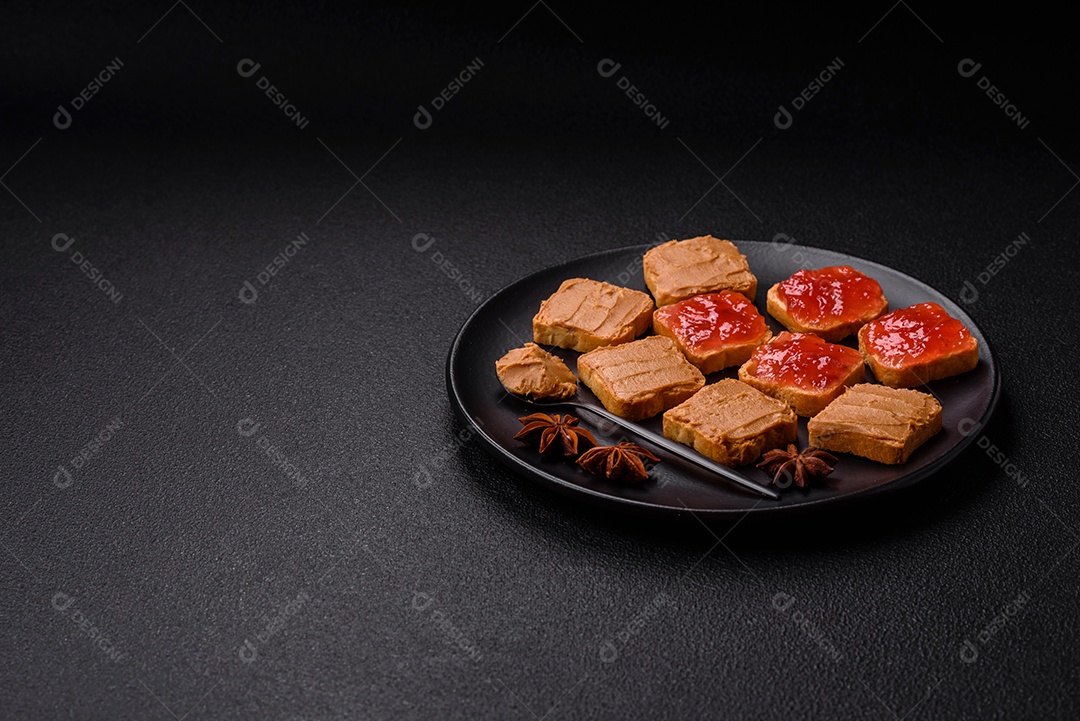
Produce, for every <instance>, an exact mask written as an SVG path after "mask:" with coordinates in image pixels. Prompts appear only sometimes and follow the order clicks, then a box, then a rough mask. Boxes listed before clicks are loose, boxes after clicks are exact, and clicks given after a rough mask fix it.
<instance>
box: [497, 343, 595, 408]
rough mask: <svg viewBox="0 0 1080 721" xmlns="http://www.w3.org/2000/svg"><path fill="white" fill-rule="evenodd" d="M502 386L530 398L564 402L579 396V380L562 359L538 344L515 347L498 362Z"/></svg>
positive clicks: (498, 372)
mask: <svg viewBox="0 0 1080 721" xmlns="http://www.w3.org/2000/svg"><path fill="white" fill-rule="evenodd" d="M495 372H496V373H497V374H498V376H499V381H500V382H501V383H502V384H503V387H504V388H506V390H508V391H510V392H511V393H515V394H517V395H521V396H526V397H528V398H553V399H559V400H564V399H566V398H569V397H571V396H572V395H574V394H575V393H577V377H576V376H575V375H574V373H573V371H571V370H570V369H569V368H567V367H566V364H565V363H563V362H562V360H561V359H559V358H557V357H556V356H553V355H552V354H551V353H548V352H547V351H546V350H544V349H543V348H541V347H540V346H538V345H536V344H535V343H526V344H525V345H524V346H523V347H521V348H514V349H513V350H512V351H510V352H509V353H507V354H506V355H504V356H503V357H502V358H500V359H499V360H497V361H496V362H495Z"/></svg>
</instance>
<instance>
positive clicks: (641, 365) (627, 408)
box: [577, 335, 705, 421]
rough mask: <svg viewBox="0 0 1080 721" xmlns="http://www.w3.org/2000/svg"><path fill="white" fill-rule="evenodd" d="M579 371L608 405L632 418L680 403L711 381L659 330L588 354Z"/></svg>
mask: <svg viewBox="0 0 1080 721" xmlns="http://www.w3.org/2000/svg"><path fill="white" fill-rule="evenodd" d="M577 371H578V376H579V377H580V378H581V382H582V383H584V384H585V385H586V386H588V388H589V390H591V391H592V392H593V393H595V394H596V397H597V398H599V399H600V402H601V403H603V404H604V407H605V408H607V409H608V410H609V411H611V412H612V413H614V414H615V415H617V416H620V417H622V418H626V419H627V420H631V421H639V420H641V419H643V418H649V417H650V416H655V415H656V414H657V413H659V412H660V411H663V410H667V409H668V408H671V407H672V406H674V405H678V404H679V403H682V402H683V401H685V400H686V399H687V398H689V397H690V396H692V395H693V394H694V393H696V392H697V391H698V390H700V389H701V387H702V386H703V385H705V376H703V375H702V374H701V371H699V370H698V369H697V368H695V367H694V366H692V365H691V364H690V361H688V360H686V358H685V357H684V356H683V354H682V352H681V351H680V350H679V347H678V346H677V345H676V344H675V341H673V340H671V339H670V338H666V337H664V336H659V335H651V336H648V337H647V338H642V339H641V340H636V341H633V342H631V343H624V344H622V345H615V346H608V347H604V348H597V349H596V350H593V351H590V352H588V353H585V354H584V355H582V356H581V357H580V358H578V362H577Z"/></svg>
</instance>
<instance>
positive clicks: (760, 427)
mask: <svg viewBox="0 0 1080 721" xmlns="http://www.w3.org/2000/svg"><path fill="white" fill-rule="evenodd" d="M796 420H797V419H796V417H795V413H794V412H793V411H792V410H791V408H790V407H789V406H788V404H787V403H784V402H782V401H778V400H776V399H775V398H770V397H769V396H767V395H765V394H764V393H762V392H761V391H759V390H757V389H756V388H752V387H751V386H748V385H747V384H745V383H743V382H742V381H737V380H735V379H734V378H725V379H724V380H721V381H717V382H716V383H713V384H712V385H708V386H705V387H704V388H702V389H701V390H700V391H698V392H697V393H696V394H694V396H692V397H691V398H690V400H688V401H686V402H685V403H683V404H681V405H678V406H676V407H674V408H672V409H671V410H669V411H668V412H667V413H665V414H664V427H665V431H666V430H667V428H668V426H669V425H671V424H677V425H678V426H680V428H681V430H682V431H683V432H686V431H692V432H695V433H696V434H698V435H700V436H702V437H704V438H707V439H709V440H710V441H712V442H714V443H726V442H732V441H734V442H736V443H737V442H739V441H742V440H747V439H750V440H752V439H756V438H758V437H759V436H761V435H762V434H764V433H767V432H768V431H770V430H771V429H773V428H775V427H776V426H780V425H791V424H794V423H796Z"/></svg>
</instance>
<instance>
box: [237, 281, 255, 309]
mask: <svg viewBox="0 0 1080 721" xmlns="http://www.w3.org/2000/svg"><path fill="white" fill-rule="evenodd" d="M237 296H238V297H239V298H240V302H241V303H243V304H244V305H254V304H255V301H257V300H258V299H259V291H257V290H255V286H253V285H252V284H251V281H250V280H245V281H244V287H243V288H241V289H240V292H239V293H238V294H237Z"/></svg>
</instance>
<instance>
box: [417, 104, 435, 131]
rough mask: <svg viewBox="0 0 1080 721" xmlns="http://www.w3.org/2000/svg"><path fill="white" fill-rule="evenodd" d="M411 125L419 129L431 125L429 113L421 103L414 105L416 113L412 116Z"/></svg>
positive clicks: (424, 128)
mask: <svg viewBox="0 0 1080 721" xmlns="http://www.w3.org/2000/svg"><path fill="white" fill-rule="evenodd" d="M412 121H413V125H415V126H416V127H418V128H420V129H421V130H427V129H428V128H430V127H431V113H429V112H428V109H427V108H425V107H424V106H423V105H418V106H417V107H416V115H414V116H413V119H412Z"/></svg>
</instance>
